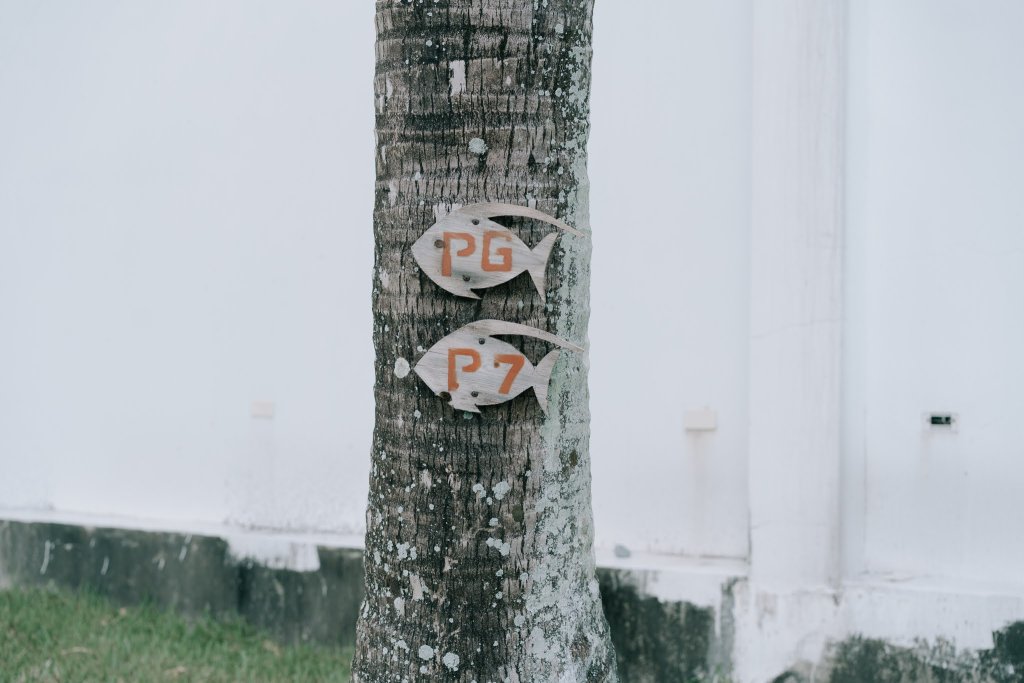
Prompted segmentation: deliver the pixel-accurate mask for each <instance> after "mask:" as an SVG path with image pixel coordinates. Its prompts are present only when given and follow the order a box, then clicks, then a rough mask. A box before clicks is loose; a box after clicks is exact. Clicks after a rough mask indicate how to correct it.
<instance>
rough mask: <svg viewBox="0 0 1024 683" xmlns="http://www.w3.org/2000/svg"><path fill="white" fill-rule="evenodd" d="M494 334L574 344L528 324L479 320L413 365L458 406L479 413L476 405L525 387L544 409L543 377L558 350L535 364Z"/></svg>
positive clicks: (545, 389) (511, 395)
mask: <svg viewBox="0 0 1024 683" xmlns="http://www.w3.org/2000/svg"><path fill="white" fill-rule="evenodd" d="M495 335H516V336H522V337H535V338H537V339H541V340H543V341H546V342H551V343H552V344H557V345H558V346H561V347H563V348H566V349H571V350H573V351H580V352H581V351H583V349H582V348H581V347H579V346H576V345H575V344H572V343H570V342H567V341H565V340H564V339H560V338H559V337H556V336H555V335H553V334H550V333H548V332H545V331H544V330H538V329H537V328H535V327H529V326H528V325H520V324H519V323H509V322H503V321H501V320H478V321H476V322H472V323H470V324H468V325H466V326H465V327H463V328H461V329H458V330H456V331H455V332H452V333H451V334H449V335H448V336H447V337H445V338H444V339H442V340H441V341H439V342H437V343H436V344H434V345H433V346H432V347H430V349H428V350H427V352H426V353H425V354H423V357H422V358H420V360H419V362H418V363H416V367H415V368H414V370H415V371H416V374H417V375H419V376H420V378H421V379H422V380H423V381H424V382H426V384H427V386H428V387H430V389H431V391H433V392H434V393H435V394H437V395H441V394H443V393H445V392H447V393H449V394H450V395H451V397H452V400H451V405H452V407H453V408H455V409H457V410H465V411H468V412H471V413H479V412H480V408H479V407H478V406H490V405H495V404H498V403H504V402H505V401H509V400H511V399H513V398H515V397H516V396H518V395H519V394H521V393H523V392H524V391H526V390H527V389H529V388H531V387H532V388H533V391H534V392H535V393H536V394H537V400H538V401H540V407H541V410H543V411H544V412H545V413H547V411H548V381H549V380H550V379H551V370H552V369H553V368H554V367H555V361H556V360H558V354H559V353H561V352H560V351H559V350H558V349H555V350H554V351H552V352H551V353H549V354H548V355H546V356H544V358H542V359H541V361H540V362H539V363H537V365H536V367H534V366H533V365H532V364H531V363H530V361H529V360H527V358H526V356H524V355H523V354H522V353H520V352H519V350H518V349H516V347H514V346H512V345H511V344H509V343H507V342H503V341H501V340H500V339H495V338H494V336H495Z"/></svg>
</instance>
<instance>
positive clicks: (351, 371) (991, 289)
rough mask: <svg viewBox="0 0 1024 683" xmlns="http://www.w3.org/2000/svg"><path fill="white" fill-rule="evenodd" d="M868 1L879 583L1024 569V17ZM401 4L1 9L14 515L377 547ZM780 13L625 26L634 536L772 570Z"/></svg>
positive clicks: (614, 5) (858, 100)
mask: <svg viewBox="0 0 1024 683" xmlns="http://www.w3.org/2000/svg"><path fill="white" fill-rule="evenodd" d="M850 7H851V16H850V22H849V26H848V36H849V38H848V40H849V66H850V72H849V90H848V96H847V101H848V109H847V122H848V137H847V150H846V154H847V159H848V163H847V178H848V184H847V197H846V204H847V209H848V210H847V226H846V245H845V249H846V262H845V264H844V274H845V290H844V302H843V307H844V309H845V311H846V318H845V328H844V337H843V358H844V366H843V371H844V372H843V387H844V394H843V400H844V403H843V405H844V408H843V418H844V422H843V427H844V432H843V464H842V481H843V515H842V520H843V525H844V528H843V544H842V555H843V563H844V564H843V566H844V571H845V573H846V575H847V576H859V575H861V574H864V573H865V572H868V573H869V574H871V575H890V576H895V577H903V576H922V575H929V576H940V577H948V578H956V579H970V580H986V581H1019V578H1018V577H1017V576H1015V573H1016V572H1015V571H1014V569H1015V568H1016V567H1020V566H1021V565H1022V562H1024V543H1022V541H1024V536H1022V534H1024V531H1022V530H1021V528H1020V525H1019V524H1016V523H1015V522H1016V521H1017V520H1018V519H1019V515H1018V514H1016V507H1017V506H1015V502H1016V501H1015V497H1014V494H1015V491H1016V489H1017V488H1018V486H1017V484H1018V483H1019V482H1020V481H1021V478H1022V477H1024V458H1022V457H1021V456H1022V455H1024V452H1022V447H1021V446H1020V445H1019V444H1020V442H1021V440H1020V439H1019V438H1017V434H1016V430H1015V426H1016V419H1015V418H1016V417H1017V416H1018V415H1021V414H1024V396H1022V395H1021V393H1020V391H1019V387H1020V386H1021V385H1022V380H1024V362H1022V361H1021V360H1020V358H1019V353H1020V351H1019V350H1020V349H1021V348H1024V343H1022V342H1024V322H1022V321H1024V317H1022V315H1021V314H1020V311H1021V301H1022V300H1024V230H1021V228H1020V223H1021V218H1022V216H1024V204H1022V203H1024V199H1022V196H1021V193H1020V192H1019V188H1020V187H1021V186H1022V182H1021V181H1022V179H1024V178H1022V175H1024V169H1022V163H1024V162H1022V161H1021V159H1022V158H1024V154H1022V152H1024V135H1022V130H1024V129H1022V127H1021V126H1020V124H1019V122H1020V121H1021V120H1024V88H1022V87H1021V86H1022V85H1024V83H1022V80H1024V76H1022V75H1021V73H1020V70H1019V69H1017V68H1016V66H1017V65H1018V64H1020V63H1021V61H1022V58H1024V54H1022V53H1024V47H1021V44H1020V43H1019V41H1017V40H1016V37H1017V36H1019V35H1020V34H1021V29H1022V28H1024V8H1021V6H1020V5H1019V4H1018V3H1015V2H1012V1H1010V0H986V1H985V2H981V3H977V2H972V3H966V2H965V1H963V0H960V1H954V0H943V1H941V2H934V1H929V2H925V1H924V0H900V2H892V3H882V2H868V3H862V2H858V3H850ZM372 12H373V8H372V3H368V2H365V3H364V2H358V3H357V2H344V3H337V2H334V3H331V2H326V0H306V1H304V2H292V3H287V4H282V3H277V2H255V1H252V0H247V1H246V2H241V1H240V0H235V1H227V0H225V1H224V2H219V3H213V4H210V3H205V2H200V1H199V0H181V1H179V2H175V3H161V2H155V1H152V0H147V1H144V2H113V1H112V0H107V1H105V2H96V3H90V4H89V5H88V6H86V5H80V4H76V3H70V2H68V3H47V4H40V3H36V2H29V1H28V0H0V97H2V100H3V103H4V104H3V106H2V107H0V508H5V509H12V508H20V509H23V510H24V509H28V510H45V509H54V510H57V511H59V512H67V513H94V514H114V515H123V516H125V517H126V518H131V519H134V520H139V519H142V520H146V519H148V520H162V521H164V522H166V523H169V524H171V525H174V524H175V523H182V524H184V523H191V522H205V523H228V524H237V525H249V526H258V527H272V528H289V529H297V530H319V531H331V532H337V533H343V534H350V533H355V534H358V533H360V531H361V527H362V524H363V522H362V519H363V506H364V503H365V489H366V479H367V466H366V465H367V462H368V458H367V453H368V447H369V439H370V431H371V428H372V403H371V401H372V398H371V396H372V394H371V383H372V375H371V363H372V362H373V361H372V348H371V345H370V316H369V288H370V275H371V273H370V270H371V261H372V254H371V243H370V241H371V231H370V211H371V204H372V175H371V174H372V165H371V164H370V163H369V160H370V159H371V158H372V154H373V147H372V145H373V142H372V127H373V109H372V106H373V104H372V94H371V74H372V68H373V24H372ZM751 22H752V8H751V4H750V3H749V2H747V1H745V0H730V1H729V2H719V3H701V2H696V1H695V0H694V1H689V0H688V1H686V2H675V1H672V2H669V1H668V0H645V1H644V2H633V3H618V2H601V3H598V8H597V16H596V28H595V44H596V54H595V63H594V69H595V70H594V94H593V110H594V114H593V135H592V139H591V177H592V182H593V190H594V191H593V202H592V204H593V216H594V221H593V222H594V229H595V245H594V246H595V250H594V262H593V266H594V285H593V304H594V313H593V320H592V328H591V344H592V354H591V360H592V390H593V416H594V427H593V441H592V454H593V459H594V498H595V515H596V518H597V520H596V521H597V531H598V540H599V543H600V544H602V545H603V546H606V547H610V546H613V545H615V544H623V545H625V546H627V547H629V548H630V549H631V550H633V551H634V552H635V553H643V552H645V551H648V552H656V553H669V554H674V555H687V556H700V557H719V558H721V557H724V558H740V559H742V558H745V557H746V555H747V551H748V528H747V527H748V517H749V514H750V513H749V508H748V503H747V500H748V492H749V491H748V489H749V486H750V485H751V481H750V478H749V476H748V467H747V449H748V443H747V438H748V431H747V425H748V422H749V418H750V416H749V415H748V410H747V402H748V382H749V381H750V376H749V374H750V373H749V367H748V363H749V360H748V359H749V349H750V334H751V333H750V315H751V311H750V300H749V299H750V288H751V280H750V277H749V273H750V269H751V251H750V250H751V240H750V232H749V230H750V224H751V219H752V217H751V208H750V207H751V203H750V196H751V139H750V136H751V125H752V120H751V116H752V113H751V111H752V110H751V91H752V75H751V74H752V66H753V65H752V63H751V62H752V53H751V44H752V38H753V36H752V25H751ZM637 267H640V268H642V270H643V272H644V276H643V278H641V279H639V280H636V281H634V280H632V279H628V278H624V277H622V272H623V270H624V269H635V268H637ZM639 328H645V329H647V330H648V336H647V337H645V339H644V340H643V343H644V344H645V345H646V348H647V349H651V350H652V351H651V352H649V355H648V352H647V351H642V350H641V347H640V340H639V339H638V338H637V337H636V336H635V335H634V334H633V333H631V332H630V331H631V330H635V329H639ZM640 354H643V355H640ZM637 358H640V359H641V360H642V362H643V363H647V364H648V365H646V366H643V367H648V368H650V370H649V371H648V372H646V373H644V372H636V367H637V365H636V359H637ZM254 401H270V402H273V403H274V405H275V407H276V414H275V416H274V418H273V419H272V420H267V419H254V418H253V417H251V416H250V406H251V404H252V402H254ZM704 406H708V407H710V408H712V409H714V410H716V411H717V413H718V421H719V428H718V430H717V431H715V432H713V433H707V434H699V435H695V434H689V435H688V434H686V433H685V432H684V430H683V427H682V414H683V411H684V410H687V409H693V408H701V407H704ZM932 410H945V411H953V412H957V413H959V415H960V418H961V422H960V427H959V431H958V433H955V434H936V433H934V432H928V431H925V430H923V428H922V425H921V415H922V413H925V412H927V411H932Z"/></svg>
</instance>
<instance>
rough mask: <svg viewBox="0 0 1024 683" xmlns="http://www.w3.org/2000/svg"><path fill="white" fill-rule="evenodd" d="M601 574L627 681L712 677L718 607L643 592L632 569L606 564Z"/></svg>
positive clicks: (645, 682) (621, 672)
mask: <svg viewBox="0 0 1024 683" xmlns="http://www.w3.org/2000/svg"><path fill="white" fill-rule="evenodd" d="M598 579H599V580H600V583H601V599H602V602H603V603H604V611H605V615H607V617H608V623H609V625H610V626H611V631H612V642H613V643H614V644H615V655H616V657H617V658H618V662H619V679H620V681H622V683H667V682H669V681H672V682H679V683H684V682H687V681H698V680H704V679H706V678H707V677H708V676H709V655H710V653H711V652H712V650H713V647H712V642H713V640H714V631H715V617H714V612H713V610H711V609H710V608H699V607H695V606H693V605H689V604H686V603H678V602H673V603H666V602H661V601H660V600H658V599H657V598H653V597H650V596H645V595H642V594H641V593H640V592H639V591H638V590H637V588H636V586H635V585H634V583H633V580H632V577H631V575H630V574H629V572H623V571H617V570H611V569H600V570H598Z"/></svg>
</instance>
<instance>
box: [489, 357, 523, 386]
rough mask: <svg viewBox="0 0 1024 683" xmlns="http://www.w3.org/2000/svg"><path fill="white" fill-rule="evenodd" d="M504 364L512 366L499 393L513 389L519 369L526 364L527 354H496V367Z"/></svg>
mask: <svg viewBox="0 0 1024 683" xmlns="http://www.w3.org/2000/svg"><path fill="white" fill-rule="evenodd" d="M504 364H507V365H509V366H510V367H509V369H508V374H507V375H505V381H504V382H502V383H501V387H500V388H499V389H498V393H499V394H507V393H508V392H510V391H512V384H513V383H515V381H516V377H517V376H518V375H519V371H520V370H522V369H523V366H524V365H526V356H520V355H519V354H518V353H515V354H513V353H499V354H497V355H496V356H494V367H498V366H499V365H504Z"/></svg>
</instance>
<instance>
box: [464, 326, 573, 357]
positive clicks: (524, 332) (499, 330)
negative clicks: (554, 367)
mask: <svg viewBox="0 0 1024 683" xmlns="http://www.w3.org/2000/svg"><path fill="white" fill-rule="evenodd" d="M462 330H464V331H466V332H470V333H471V334H477V335H480V336H481V337H492V336H494V337H497V336H501V335H503V334H508V335H514V336H517V337H533V338H534V339H540V340H542V341H546V342H549V343H551V344H557V345H558V346H561V347H562V348H563V349H569V350H570V351H576V352H577V353H582V352H583V351H584V349H583V347H582V346H578V345H576V344H573V343H572V342H570V341H566V340H564V339H562V338H561V337H558V336H555V335H553V334H551V333H550V332H545V331H544V330H538V329H537V328H536V327H530V326H529V325H523V324H522V323H511V322H507V321H505V320H476V321H474V322H471V323H469V324H468V325H466V326H465V327H463V328H462Z"/></svg>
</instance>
